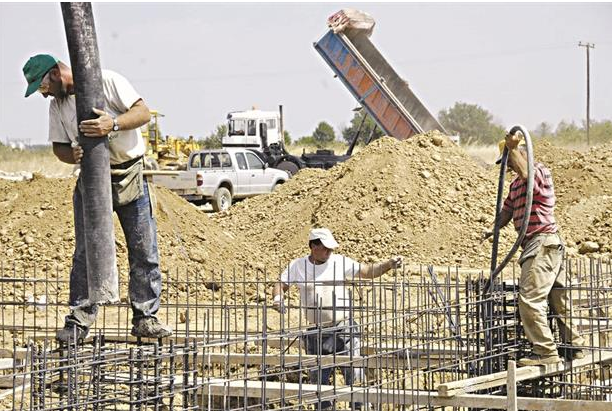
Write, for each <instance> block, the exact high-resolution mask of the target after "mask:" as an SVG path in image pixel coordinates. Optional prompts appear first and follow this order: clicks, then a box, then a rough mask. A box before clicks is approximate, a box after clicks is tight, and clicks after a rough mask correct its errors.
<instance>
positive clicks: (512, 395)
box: [506, 360, 518, 411]
mask: <svg viewBox="0 0 612 411" xmlns="http://www.w3.org/2000/svg"><path fill="white" fill-rule="evenodd" d="M506 392H507V393H508V401H507V409H508V411H518V402H517V400H516V362H515V361H514V360H510V361H508V385H507V389H506Z"/></svg>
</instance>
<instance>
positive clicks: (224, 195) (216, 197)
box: [211, 187, 232, 211]
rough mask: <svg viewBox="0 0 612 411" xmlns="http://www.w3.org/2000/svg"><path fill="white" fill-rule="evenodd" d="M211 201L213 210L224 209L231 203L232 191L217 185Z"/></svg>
mask: <svg viewBox="0 0 612 411" xmlns="http://www.w3.org/2000/svg"><path fill="white" fill-rule="evenodd" d="M211 203H212V208H213V210H215V211H225V210H227V209H228V208H230V206H231V205H232V193H230V191H229V190H228V189H227V188H225V187H219V188H218V189H217V191H215V194H213V198H212V201H211Z"/></svg>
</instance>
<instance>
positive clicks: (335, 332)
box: [274, 228, 402, 409]
mask: <svg viewBox="0 0 612 411" xmlns="http://www.w3.org/2000/svg"><path fill="white" fill-rule="evenodd" d="M308 240H309V241H308V246H309V247H310V254H309V255H307V256H305V257H302V258H298V259H295V260H293V261H292V262H291V263H290V264H289V267H287V269H286V270H285V271H283V273H282V274H281V276H280V281H279V282H278V283H277V285H276V287H275V289H274V307H275V308H276V309H277V310H279V311H281V312H284V311H285V307H284V304H283V294H284V292H285V291H287V290H288V289H289V286H290V285H296V286H298V288H299V289H300V306H301V308H302V309H303V311H304V316H305V317H306V320H307V321H308V323H309V324H310V325H311V326H312V327H311V328H309V332H307V334H306V338H305V345H306V353H307V354H312V355H319V354H323V355H326V354H343V355H348V354H349V353H350V352H351V351H352V353H353V355H354V356H359V355H360V350H359V345H360V344H359V325H358V324H357V323H356V322H355V321H353V319H352V317H353V316H352V315H351V314H352V310H351V292H350V288H349V287H347V281H351V280H359V279H368V278H376V277H380V276H381V275H383V274H384V273H386V272H387V271H389V270H392V269H396V268H398V267H399V266H400V265H401V263H402V257H394V258H391V259H389V260H386V261H382V262H379V263H375V264H368V265H361V264H359V263H358V262H356V261H355V260H353V259H351V258H349V257H345V256H343V255H340V254H334V253H333V252H332V251H333V250H334V249H335V248H337V247H338V242H337V241H336V240H335V239H334V236H333V235H332V233H331V231H330V230H329V229H327V228H315V229H313V230H311V231H310V235H309V238H308ZM333 370H334V367H333V366H330V367H321V372H320V373H319V369H318V367H316V369H314V370H313V371H310V372H309V378H310V382H311V383H312V384H321V385H326V384H329V383H330V381H329V380H330V377H331V375H332V372H333ZM342 373H343V374H344V380H345V383H346V384H347V385H352V384H353V383H354V382H357V381H363V369H362V368H350V367H342ZM354 405H355V407H354V409H361V404H360V403H355V404H354ZM321 406H322V408H327V407H330V406H331V403H330V402H328V401H324V402H322V403H321Z"/></svg>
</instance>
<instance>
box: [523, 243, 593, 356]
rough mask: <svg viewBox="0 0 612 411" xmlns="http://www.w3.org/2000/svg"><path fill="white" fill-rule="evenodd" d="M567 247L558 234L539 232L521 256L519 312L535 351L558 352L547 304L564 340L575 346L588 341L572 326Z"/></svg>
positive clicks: (525, 247) (538, 352)
mask: <svg viewBox="0 0 612 411" xmlns="http://www.w3.org/2000/svg"><path fill="white" fill-rule="evenodd" d="M564 251H565V246H564V245H563V242H562V241H561V238H560V237H559V235H558V234H537V235H535V236H534V237H533V238H531V239H530V240H528V241H527V243H526V244H525V246H524V248H523V253H522V254H521V257H520V258H519V264H520V265H521V278H520V283H519V286H520V288H519V312H520V314H521V321H522V322H523V328H524V330H525V335H526V336H527V339H528V340H529V341H530V342H531V343H532V344H533V353H534V354H538V355H543V356H546V355H553V354H554V355H556V354H557V346H556V344H555V341H554V339H553V335H552V332H551V330H550V327H549V326H548V321H547V318H546V314H547V310H546V308H547V304H550V310H551V312H552V314H553V315H554V316H555V317H556V319H557V324H558V326H559V334H560V336H561V340H562V341H563V342H565V343H567V344H571V345H572V346H582V345H584V340H583V339H582V337H580V335H579V334H578V332H577V331H576V329H575V328H573V327H572V323H571V318H572V307H571V305H570V301H569V298H568V295H569V291H567V290H563V289H561V288H560V287H566V285H567V283H566V277H565V268H564V267H563V253H564Z"/></svg>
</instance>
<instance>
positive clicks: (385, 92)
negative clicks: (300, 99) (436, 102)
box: [314, 9, 446, 140]
mask: <svg viewBox="0 0 612 411" xmlns="http://www.w3.org/2000/svg"><path fill="white" fill-rule="evenodd" d="M327 25H328V27H329V31H328V32H327V33H326V34H325V35H324V36H323V37H322V38H321V39H320V40H319V41H318V42H316V43H314V48H315V49H316V50H317V52H318V53H319V54H320V55H321V57H323V60H325V62H326V63H327V64H328V65H329V66H330V67H331V69H332V70H333V71H334V73H335V75H336V76H337V77H338V78H339V79H340V81H342V83H343V84H344V86H345V87H346V88H347V89H348V90H349V92H350V93H351V94H352V95H353V97H355V99H356V100H357V102H358V103H359V104H360V105H361V106H362V107H363V108H364V109H365V110H366V112H367V113H368V115H370V116H371V117H372V118H373V119H374V121H375V122H376V124H377V125H378V127H380V128H381V130H383V131H384V133H385V134H386V135H388V136H392V137H395V138H397V139H399V140H405V139H407V138H409V137H410V136H413V135H415V134H420V133H424V132H426V131H431V130H438V131H440V132H442V133H444V134H446V131H445V130H444V127H442V125H441V124H440V123H439V122H438V120H437V119H436V118H435V117H434V116H433V115H431V113H430V112H429V110H427V108H426V107H425V106H424V105H423V103H422V102H421V101H420V100H419V98H418V97H417V96H416V95H415V94H414V92H413V91H412V90H411V89H410V87H409V85H408V82H407V81H406V80H404V79H403V78H402V77H400V76H399V74H397V72H396V71H395V70H394V69H393V67H391V65H390V64H389V63H388V62H387V60H386V59H385V58H384V57H383V55H382V54H381V53H380V52H379V51H378V49H377V48H376V47H375V46H374V44H372V42H371V41H370V38H369V37H370V35H371V34H372V31H373V29H374V25H375V22H374V19H373V18H372V17H371V16H369V15H368V14H367V13H364V12H362V11H358V10H354V9H343V10H340V11H339V12H337V13H335V14H333V15H332V16H331V17H330V18H329V19H328V20H327Z"/></svg>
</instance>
